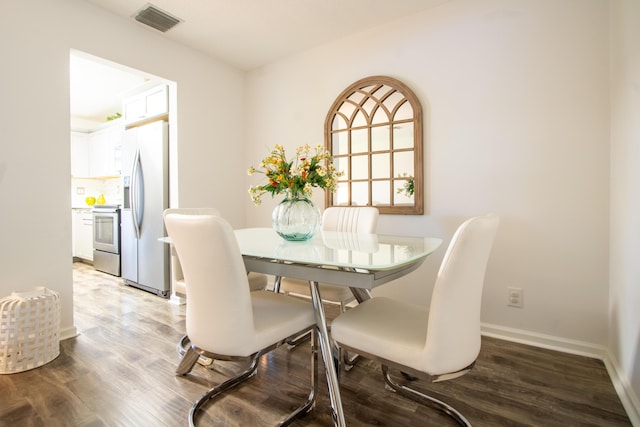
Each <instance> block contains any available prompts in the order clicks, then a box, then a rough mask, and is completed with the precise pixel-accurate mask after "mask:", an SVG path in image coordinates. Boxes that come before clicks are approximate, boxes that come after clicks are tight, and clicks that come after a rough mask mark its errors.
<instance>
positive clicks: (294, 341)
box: [286, 331, 311, 350]
mask: <svg viewBox="0 0 640 427" xmlns="http://www.w3.org/2000/svg"><path fill="white" fill-rule="evenodd" d="M310 337H311V335H310V334H309V332H308V331H307V332H305V333H304V334H301V335H298V336H297V337H295V338H293V339H288V340H287V341H286V343H287V346H288V348H289V350H292V349H294V348H295V347H297V346H298V345H299V344H302V343H303V342H305V341H306V340H308V339H309V338H310Z"/></svg>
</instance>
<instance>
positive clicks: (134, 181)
mask: <svg viewBox="0 0 640 427" xmlns="http://www.w3.org/2000/svg"><path fill="white" fill-rule="evenodd" d="M139 173H140V150H139V149H138V150H136V154H135V157H134V159H133V169H132V171H131V191H130V192H129V204H130V206H131V218H132V222H133V229H134V230H135V232H136V239H140V226H141V225H142V218H141V215H140V213H141V212H140V205H139V203H138V202H139V199H140V196H144V190H143V189H142V186H141V185H140V180H139V179H138V178H139V177H138V174H139ZM138 192H140V194H138Z"/></svg>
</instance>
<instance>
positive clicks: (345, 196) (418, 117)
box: [324, 76, 424, 215]
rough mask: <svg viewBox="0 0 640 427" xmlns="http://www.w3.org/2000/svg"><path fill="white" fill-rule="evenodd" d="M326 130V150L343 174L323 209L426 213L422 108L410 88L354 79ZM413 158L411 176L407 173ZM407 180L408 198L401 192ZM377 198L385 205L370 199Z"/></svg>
mask: <svg viewBox="0 0 640 427" xmlns="http://www.w3.org/2000/svg"><path fill="white" fill-rule="evenodd" d="M409 127H412V128H413V129H412V130H413V132H412V133H411V129H409ZM324 129H325V148H326V149H327V150H328V151H329V152H330V153H331V154H332V156H333V157H334V163H335V165H336V167H337V169H338V170H340V171H343V172H345V174H344V176H342V177H341V178H340V179H339V180H338V190H337V192H336V193H335V194H334V193H331V192H329V191H327V192H325V204H326V206H375V207H376V208H378V210H379V212H380V213H381V214H405V215H422V214H423V213H424V202H423V194H424V191H423V175H422V173H423V171H422V165H423V159H422V107H421V105H420V101H419V100H418V98H417V97H416V96H415V94H414V93H413V91H411V89H409V87H407V86H406V85H405V84H403V83H402V82H400V81H399V80H396V79H394V78H392V77H387V76H372V77H366V78H364V79H361V80H358V81H357V82H355V83H353V84H352V85H351V86H349V87H347V88H346V89H345V90H344V91H343V92H342V93H341V94H340V95H339V96H338V97H337V98H336V100H335V101H334V103H333V105H332V106H331V108H330V109H329V112H328V114H327V117H326V119H325V127H324ZM407 129H409V130H407ZM408 135H412V136H413V145H412V146H408V144H407V141H408V139H407V137H408ZM380 141H382V142H380ZM385 143H386V144H387V146H386V147H385V146H384V145H385ZM411 154H413V164H412V166H413V171H410V170H409V171H407V170H408V169H409V164H410V160H409V156H410V155H411ZM400 160H402V161H400ZM400 164H403V165H404V166H399V165H400ZM375 165H378V166H377V167H374V166H375ZM365 169H366V170H365ZM410 180H412V181H413V182H412V184H413V194H412V195H411V196H409V195H407V193H406V191H403V189H404V188H406V186H407V185H408V184H409V183H410ZM385 193H386V195H385ZM376 195H382V197H387V196H388V200H382V201H379V200H374V199H375V198H376ZM365 199H366V200H365ZM411 200H412V201H413V202H411Z"/></svg>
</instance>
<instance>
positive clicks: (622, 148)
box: [609, 0, 640, 425]
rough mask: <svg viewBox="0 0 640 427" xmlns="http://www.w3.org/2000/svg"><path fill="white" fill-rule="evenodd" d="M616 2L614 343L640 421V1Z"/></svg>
mask: <svg viewBox="0 0 640 427" xmlns="http://www.w3.org/2000/svg"><path fill="white" fill-rule="evenodd" d="M611 4H612V13H611V27H612V34H611V35H612V37H611V59H612V60H611V225H610V228H611V239H610V250H611V253H610V261H609V262H610V269H611V271H610V300H609V310H610V316H611V323H610V325H609V347H610V349H611V352H612V353H613V357H614V361H615V363H616V368H617V369H618V370H619V371H620V377H621V378H622V383H623V384H622V385H623V387H625V388H628V387H631V388H632V389H633V390H634V393H630V399H631V400H632V402H633V404H634V406H635V408H636V411H635V414H634V415H635V420H636V422H637V423H638V424H639V425H640V399H639V398H640V309H639V307H640V287H639V286H638V284H639V283H640V263H639V262H638V254H639V253H640V221H639V220H638V218H640V184H639V183H640V168H639V167H638V162H639V160H638V159H640V44H639V43H638V40H640V25H638V23H640V2H638V1H636V0H624V1H614V2H612V3H611ZM630 415H631V414H630Z"/></svg>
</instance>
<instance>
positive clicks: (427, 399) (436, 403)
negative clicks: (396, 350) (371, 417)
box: [382, 365, 471, 427]
mask: <svg viewBox="0 0 640 427" xmlns="http://www.w3.org/2000/svg"><path fill="white" fill-rule="evenodd" d="M382 375H383V376H384V380H385V382H386V384H387V385H388V386H389V387H391V389H392V390H393V391H395V392H397V393H399V394H401V395H403V396H405V397H407V398H409V399H411V400H414V401H416V402H418V403H424V404H426V405H427V406H430V407H432V408H434V409H437V410H438V411H441V412H443V413H445V414H447V415H449V416H450V417H451V418H453V419H454V420H456V422H457V423H458V424H459V425H461V426H465V427H471V424H470V423H469V421H467V419H466V418H465V417H464V416H463V415H462V414H461V413H460V412H458V411H457V410H456V409H454V408H453V407H452V406H450V405H448V404H446V403H444V402H443V401H441V400H438V399H436V398H433V397H431V396H428V395H426V394H424V393H421V392H419V391H417V390H414V389H412V388H409V387H407V386H404V385H400V384H398V383H397V382H395V381H393V380H392V379H391V376H390V375H389V367H388V366H386V365H382Z"/></svg>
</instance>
